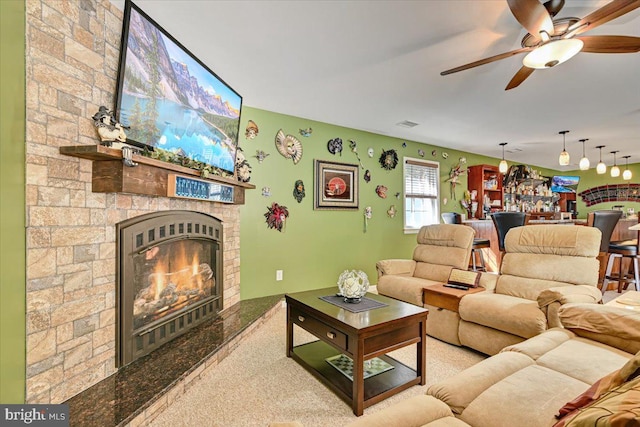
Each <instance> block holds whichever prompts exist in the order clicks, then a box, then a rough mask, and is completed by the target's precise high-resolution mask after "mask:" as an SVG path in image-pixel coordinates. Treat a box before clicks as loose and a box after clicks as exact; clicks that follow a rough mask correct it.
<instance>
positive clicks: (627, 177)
mask: <svg viewBox="0 0 640 427" xmlns="http://www.w3.org/2000/svg"><path fill="white" fill-rule="evenodd" d="M629 157H631V156H622V158H623V159H624V172H622V179H624V180H625V181H629V180H630V179H631V178H632V177H633V174H632V173H631V171H630V170H629Z"/></svg>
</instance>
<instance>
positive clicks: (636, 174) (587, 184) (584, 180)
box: [566, 162, 640, 218]
mask: <svg viewBox="0 0 640 427" xmlns="http://www.w3.org/2000/svg"><path fill="white" fill-rule="evenodd" d="M596 163H597V162H594V164H593V165H592V166H593V167H592V168H591V169H589V170H588V171H584V172H583V171H572V172H567V173H566V175H578V176H580V183H579V184H578V193H580V192H581V191H584V190H587V189H589V188H592V187H599V186H601V185H613V184H626V183H629V182H630V183H634V184H637V183H640V163H633V164H630V165H629V170H630V171H631V173H632V174H633V176H632V178H631V181H624V180H623V179H622V171H624V169H625V165H624V163H622V164H620V165H619V166H620V170H621V173H620V176H619V177H617V178H611V174H610V169H611V168H609V167H607V173H606V174H603V175H598V174H597V173H596V169H595V164H596ZM577 199H578V204H577V209H578V217H579V218H586V217H587V214H588V213H589V212H591V211H596V210H601V209H611V207H612V206H614V205H623V206H624V211H625V212H626V210H627V208H634V209H635V211H636V212H639V211H640V203H633V202H607V203H598V204H596V205H593V206H590V207H587V206H586V205H585V204H584V203H583V202H582V198H581V197H580V196H578V198H577Z"/></svg>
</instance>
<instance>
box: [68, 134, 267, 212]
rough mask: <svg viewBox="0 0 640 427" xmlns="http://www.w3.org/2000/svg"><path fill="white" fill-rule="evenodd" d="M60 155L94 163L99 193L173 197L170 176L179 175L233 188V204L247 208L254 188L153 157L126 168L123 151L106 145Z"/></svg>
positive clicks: (94, 183) (140, 158) (94, 180)
mask: <svg viewBox="0 0 640 427" xmlns="http://www.w3.org/2000/svg"><path fill="white" fill-rule="evenodd" d="M60 154H64V155H67V156H73V157H80V158H82V159H88V160H92V161H93V168H92V182H91V188H92V190H93V191H94V192H96V193H130V194H143V195H147V196H161V197H170V196H169V192H168V182H169V174H179V175H182V176H186V177H189V178H197V179H201V180H205V181H211V182H216V183H220V184H226V185H230V186H233V189H234V190H233V200H234V201H233V203H234V204H236V205H243V204H244V190H245V189H254V188H256V186H255V185H253V184H249V183H246V182H240V181H237V180H236V179H234V178H226V177H222V176H217V175H210V176H209V177H207V178H202V177H201V176H200V173H199V172H198V171H196V170H194V169H190V168H186V167H183V166H179V165H175V164H173V163H168V162H163V161H160V160H156V159H152V158H150V157H145V156H140V155H134V156H133V161H134V162H136V163H137V164H138V165H137V166H134V167H130V166H125V165H124V163H123V162H122V150H120V149H117V148H111V147H105V146H104V145H73V146H66V147H60Z"/></svg>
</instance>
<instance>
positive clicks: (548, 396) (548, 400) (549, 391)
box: [460, 353, 589, 427]
mask: <svg viewBox="0 0 640 427" xmlns="http://www.w3.org/2000/svg"><path fill="white" fill-rule="evenodd" d="M515 354H518V353H513V355H515ZM508 355H509V354H508V353H500V354H498V355H496V356H494V358H495V357H498V356H508ZM519 356H521V357H526V356H524V355H520V354H519ZM466 379H467V383H469V382H471V381H473V378H470V377H466ZM463 387H464V386H463ZM588 387H589V384H586V383H584V382H582V381H578V380H576V379H573V378H571V377H568V376H566V375H564V374H562V373H559V372H556V371H553V370H551V369H547V368H545V367H542V366H537V365H530V366H526V367H524V368H522V369H520V370H518V371H516V372H514V373H513V374H512V375H509V376H508V377H505V378H504V379H502V380H501V381H498V382H496V383H495V384H494V385H492V386H491V387H489V388H487V389H486V390H485V391H483V392H482V393H480V394H479V395H478V396H477V397H476V398H475V399H473V401H472V402H471V403H470V404H469V405H468V406H467V408H466V409H465V410H464V411H463V412H462V414H461V415H460V419H461V420H463V421H465V422H466V423H468V424H470V425H473V426H492V427H513V426H518V427H540V426H550V425H553V423H554V422H555V421H556V419H555V415H556V414H557V412H558V408H559V407H561V406H562V405H563V404H564V403H565V402H567V400H568V399H571V398H573V397H575V396H576V395H578V394H580V393H582V392H583V391H584V390H586V389H587V388H588Z"/></svg>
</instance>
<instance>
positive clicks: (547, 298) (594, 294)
mask: <svg viewBox="0 0 640 427" xmlns="http://www.w3.org/2000/svg"><path fill="white" fill-rule="evenodd" d="M601 299H602V293H601V292H600V289H598V288H597V287H595V286H588V285H575V286H559V287H556V288H549V289H545V290H543V291H542V292H540V295H538V307H540V309H541V310H542V311H543V312H544V313H545V315H546V317H547V325H548V327H549V328H558V327H562V324H561V323H560V317H559V316H558V310H559V309H560V307H561V306H562V305H564V304H568V303H593V304H595V303H597V302H599V301H600V300H601Z"/></svg>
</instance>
